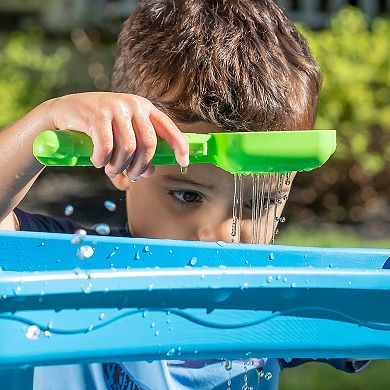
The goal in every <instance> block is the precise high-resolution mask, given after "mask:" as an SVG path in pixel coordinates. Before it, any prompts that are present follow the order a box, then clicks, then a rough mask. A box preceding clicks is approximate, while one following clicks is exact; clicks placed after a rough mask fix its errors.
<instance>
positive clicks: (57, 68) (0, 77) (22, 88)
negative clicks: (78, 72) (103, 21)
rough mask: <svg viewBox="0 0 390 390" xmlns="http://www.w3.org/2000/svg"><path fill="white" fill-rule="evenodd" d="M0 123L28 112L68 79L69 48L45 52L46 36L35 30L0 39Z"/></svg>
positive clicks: (18, 32) (6, 122) (12, 119)
mask: <svg viewBox="0 0 390 390" xmlns="http://www.w3.org/2000/svg"><path fill="white" fill-rule="evenodd" d="M0 43H1V46H0V101H1V106H2V107H1V110H0V127H1V126H4V125H6V124H8V123H10V122H12V121H14V120H15V119H17V118H18V117H20V116H22V115H23V114H25V113H26V112H27V111H28V110H30V109H31V108H33V107H34V106H35V105H36V104H38V103H40V102H41V101H42V100H44V99H47V98H48V97H49V95H50V91H51V90H52V89H53V88H54V87H56V86H59V85H62V84H63V83H64V81H65V71H64V65H65V63H66V62H67V61H68V59H69V57H70V53H69V50H68V49H66V48H64V47H58V48H57V49H56V50H55V52H54V53H45V51H44V37H43V36H42V34H41V33H40V32H39V31H37V30H35V31H30V32H20V31H17V32H13V33H11V34H9V35H8V36H7V37H5V38H3V39H2V41H0Z"/></svg>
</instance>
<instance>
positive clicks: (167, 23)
mask: <svg viewBox="0 0 390 390" xmlns="http://www.w3.org/2000/svg"><path fill="white" fill-rule="evenodd" d="M319 86H320V72H319V69H318V66H317V64H316V62H315V60H314V58H313V57H312V55H311V53H310V51H309V49H308V47H307V44H306V42H305V41H304V39H303V38H302V37H301V35H300V34H299V33H298V32H297V31H296V30H295V29H294V27H293V26H292V25H291V23H290V22H289V21H288V19H287V18H286V17H285V16H284V14H283V12H282V11H281V10H280V9H279V8H278V7H277V6H276V5H275V4H274V3H273V2H271V1H268V0H230V1H229V0H196V1H195V0H185V1H184V0H183V1H179V0H147V1H142V2H141V3H140V4H139V6H138V7H137V8H136V10H135V11H134V13H133V14H132V16H131V17H130V18H129V19H128V20H127V21H126V22H125V23H124V26H123V29H122V32H121V34H120V36H119V41H118V54H117V59H116V63H115V67H114V71H113V78H112V90H113V93H85V94H76V95H68V96H64V97H60V98H56V99H52V100H49V101H47V102H44V103H42V104H40V105H39V106H38V107H36V108H35V109H33V110H32V111H31V112H30V113H28V114H27V115H26V116H24V117H23V118H21V119H20V120H19V121H17V122H15V123H13V124H11V125H10V126H9V127H8V128H6V129H4V130H2V132H1V133H0V167H1V169H0V181H1V183H2V184H3V186H2V187H1V189H0V221H1V224H0V228H1V229H3V230H36V231H53V232H64V233H73V232H74V231H75V230H76V229H77V228H78V226H76V224H75V223H74V222H72V221H70V220H55V219H53V218H50V217H45V216H41V215H34V214H29V213H26V212H24V211H22V210H20V209H19V208H17V206H18V204H19V202H20V201H21V200H22V199H23V197H24V195H25V194H26V193H27V191H28V190H29V188H30V187H31V186H32V184H33V183H34V181H35V180H36V178H37V177H38V176H39V174H40V173H41V172H42V170H43V169H44V168H43V166H42V165H40V164H39V163H38V162H37V161H36V160H35V159H34V157H33V156H32V152H31V151H32V142H33V139H34V138H35V136H36V135H37V134H38V133H39V132H41V131H43V130H46V129H59V130H64V129H77V130H78V131H81V132H85V133H86V134H88V135H90V136H91V137H92V140H93V143H94V152H93V156H92V162H93V163H94V166H95V167H96V168H102V167H104V170H105V173H106V174H107V175H108V176H109V177H110V178H111V180H112V182H113V183H114V185H115V186H116V187H117V188H118V189H119V190H122V191H126V204H127V220H128V222H127V225H126V228H123V229H121V230H120V231H119V232H115V233H112V234H115V235H124V236H132V237H148V238H170V239H184V240H202V241H218V240H222V241H230V239H231V224H232V215H231V214H232V212H231V210H232V200H233V177H232V175H230V174H229V173H226V172H224V171H222V170H220V169H218V168H216V167H214V166H211V165H194V166H191V167H190V168H189V171H188V174H187V175H181V174H180V170H179V169H178V167H177V166H176V167H172V166H171V167H158V168H156V169H154V168H153V167H151V166H150V162H151V159H152V157H153V154H154V151H155V147H156V136H157V135H158V136H160V137H162V138H164V139H165V140H166V141H167V142H168V143H169V144H170V145H171V147H172V148H173V150H174V152H175V156H176V159H177V162H178V164H179V165H180V166H182V167H187V166H188V145H187V143H186V141H185V139H184V137H183V136H182V132H213V131H231V130H233V131H253V130H287V129H288V130H306V129H311V128H312V127H313V124H314V120H315V115H316V108H317V99H318V92H319ZM15 155H17V156H18V157H19V158H18V159H17V160H16V161H15V158H14V156H15ZM11 161H12V163H10V162H11ZM246 189H247V190H246V193H245V194H244V211H243V221H242V226H241V241H242V242H249V241H250V234H251V222H250V220H251V195H252V194H251V185H247V186H246ZM289 189H290V185H287V184H286V185H284V187H283V191H284V192H285V193H286V194H287V193H288V192H289ZM282 206H284V205H282ZM282 209H283V207H280V208H279V213H280V212H281V211H282ZM271 230H272V227H271V226H270V227H269V228H268V232H269V236H268V237H267V242H269V240H270V237H271V234H272V232H271ZM334 363H335V364H334V365H338V366H339V367H341V368H343V369H345V370H349V371H354V370H356V367H354V366H353V364H350V365H349V366H348V365H347V363H345V361H343V360H337V361H336V360H335V361H334ZM281 364H282V361H278V360H276V359H269V360H268V361H267V359H252V360H251V363H249V364H245V365H244V364H243V363H242V362H233V363H232V366H231V367H229V368H231V370H226V369H225V367H224V366H223V365H221V362H220V361H214V360H213V361H203V362H201V361H193V362H190V361H184V362H182V361H169V362H167V361H161V362H152V363H147V362H127V363H126V362H125V363H122V364H115V363H108V364H103V365H100V364H92V365H76V366H71V365H70V366H62V367H40V368H36V369H35V378H34V386H35V387H34V388H37V389H41V388H42V389H56V390H57V389H70V388H72V389H76V388H77V389H88V390H89V389H95V388H98V389H105V388H110V389H119V388H124V389H127V388H128V389H188V388H196V389H213V388H223V389H226V388H228V387H229V388H231V389H233V388H241V386H242V385H243V383H244V384H246V386H247V387H248V388H250V387H254V388H256V387H257V384H258V374H257V373H258V372H259V370H262V369H264V370H269V371H270V372H271V371H272V372H271V373H272V375H273V377H272V378H271V377H270V376H269V375H268V379H269V380H268V382H267V384H268V385H269V386H277V373H278V370H280V366H281ZM293 364H294V361H293V362H292V363H290V365H293ZM264 365H265V367H264ZM283 366H288V364H287V363H286V362H284V363H283ZM245 378H246V380H245ZM229 380H231V382H229Z"/></svg>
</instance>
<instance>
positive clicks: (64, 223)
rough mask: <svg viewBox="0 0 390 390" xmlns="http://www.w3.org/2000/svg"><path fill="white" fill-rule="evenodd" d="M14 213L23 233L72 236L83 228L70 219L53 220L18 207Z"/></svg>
mask: <svg viewBox="0 0 390 390" xmlns="http://www.w3.org/2000/svg"><path fill="white" fill-rule="evenodd" d="M14 213H15V214H16V217H17V218H18V221H19V226H20V230H23V231H31V232H52V233H69V234H72V233H74V232H75V230H77V229H80V228H81V226H79V225H77V224H76V223H75V222H74V221H72V220H71V219H68V218H52V217H48V216H46V215H42V214H31V213H27V212H25V211H23V210H21V209H19V208H18V207H17V208H15V209H14Z"/></svg>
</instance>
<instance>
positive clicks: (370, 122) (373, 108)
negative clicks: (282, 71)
mask: <svg viewBox="0 0 390 390" xmlns="http://www.w3.org/2000/svg"><path fill="white" fill-rule="evenodd" d="M299 29H300V30H301V31H302V33H303V34H304V36H305V37H306V38H307V40H308V41H309V44H310V47H311V49H312V51H313V53H314V55H315V57H316V58H317V60H318V62H319V64H320V66H321V70H322V74H323V85H322V91H321V94H320V103H319V110H318V118H317V122H316V128H318V129H336V130H337V151H336V153H335V155H334V157H332V159H331V160H330V162H329V163H327V165H326V166H325V167H324V168H322V169H320V170H318V171H315V172H313V174H311V175H310V178H308V176H307V175H306V176H305V175H302V177H301V178H299V179H298V184H299V185H300V186H301V187H303V188H306V200H305V196H303V197H302V199H303V202H304V203H305V202H306V204H307V205H310V206H311V207H312V208H313V209H316V210H323V211H326V212H330V213H331V214H332V216H333V218H334V219H335V220H336V221H347V222H351V221H352V222H353V221H363V220H367V219H373V218H382V219H383V218H390V217H389V213H388V210H386V207H388V206H386V205H387V203H388V202H387V199H388V198H389V194H390V188H389V185H388V183H389V182H390V174H389V170H388V169H387V167H388V164H389V161H390V55H389V53H390V40H389V37H390V21H389V19H384V18H376V19H374V20H372V22H371V23H370V24H369V23H368V21H367V20H366V18H365V16H364V14H363V13H362V12H361V11H360V10H359V9H357V8H354V7H347V8H345V9H343V10H341V11H340V12H339V13H337V14H336V15H335V16H334V17H333V18H332V20H331V22H330V26H329V28H327V29H324V30H321V31H310V30H307V29H305V28H304V27H302V26H299ZM309 186H310V187H311V189H314V192H313V191H309V190H307V188H308V187H309ZM303 193H304V194H305V192H303ZM310 195H311V196H310ZM313 195H315V196H313ZM324 209H325V210H324ZM386 213H387V215H384V214H386Z"/></svg>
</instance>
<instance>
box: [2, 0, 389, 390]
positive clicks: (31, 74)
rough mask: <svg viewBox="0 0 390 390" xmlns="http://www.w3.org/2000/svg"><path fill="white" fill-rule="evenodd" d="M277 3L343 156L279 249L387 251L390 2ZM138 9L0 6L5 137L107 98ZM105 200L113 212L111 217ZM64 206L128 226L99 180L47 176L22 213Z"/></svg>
mask: <svg viewBox="0 0 390 390" xmlns="http://www.w3.org/2000/svg"><path fill="white" fill-rule="evenodd" d="M278 3H279V4H281V5H282V6H283V7H285V9H286V12H287V13H288V14H289V15H290V17H291V18H292V19H293V20H294V21H296V22H297V23H298V26H299V29H300V30H301V31H302V32H303V34H304V35H305V36H306V38H307V39H308V40H309V43H310V46H311V48H312V50H313V52H314V54H315V56H316V57H317V59H318V61H319V63H320V65H321V69H322V73H323V76H324V81H323V88H322V92H321V96H320V107H319V113H318V120H317V123H316V128H318V129H336V130H337V132H338V137H337V139H338V146H337V152H336V154H335V155H334V156H333V157H332V158H331V160H330V161H329V162H328V163H327V164H326V165H325V166H324V167H323V168H321V169H319V170H316V171H313V172H309V173H300V174H299V175H298V176H297V179H296V182H295V184H294V186H293V190H292V193H291V196H290V200H289V204H288V207H287V209H286V212H285V216H286V223H285V224H284V225H285V226H281V227H280V229H279V230H280V234H279V236H278V237H277V243H280V244H292V245H310V246H329V247H332V246H333V247H337V246H338V247H342V246H345V247H384V248H388V247H389V244H390V234H389V233H390V205H389V201H388V199H389V195H390V170H389V160H390V20H389V13H390V0H366V1H362V0H360V1H359V0H352V1H343V0H290V1H288V0H285V1H279V2H278ZM135 4H136V1H134V0H133V1H131V0H127V1H123V0H51V1H44V0H0V102H1V103H0V104H1V109H0V128H1V127H4V126H6V125H7V124H9V123H11V122H13V121H15V120H17V119H18V118H19V117H20V116H22V115H23V114H24V113H26V112H27V111H28V110H30V109H31V108H33V107H34V106H35V105H37V104H38V103H40V102H41V101H43V100H45V99H48V98H50V97H53V96H59V95H63V94H66V93H74V92H83V91H105V90H109V88H110V75H111V69H112V65H113V61H114V56H115V40H116V37H117V34H118V32H119V30H120V25H121V23H122V21H123V20H124V19H125V18H126V17H127V16H128V15H129V14H130V12H131V10H132V9H133V7H134V6H135ZM0 131H1V130H0ZM15 158H18V157H17V156H15ZM105 200H112V201H114V202H115V203H116V204H117V211H116V212H115V213H111V212H109V211H107V210H106V208H105V207H104V205H103V202H104V201H105ZM67 204H72V205H73V206H74V213H73V215H72V218H73V219H75V220H77V221H78V222H80V223H82V224H84V225H85V226H91V225H93V224H96V223H100V222H106V223H108V224H109V225H110V226H112V227H117V226H121V225H123V224H124V223H125V204H124V194H123V193H121V192H119V191H117V190H114V187H113V186H112V185H111V183H110V181H109V180H108V178H106V176H105V175H104V171H103V170H102V169H101V170H97V169H95V168H50V169H45V171H44V172H43V173H42V174H41V176H40V178H39V179H38V180H37V182H36V183H35V184H34V186H33V187H32V189H31V190H30V192H29V193H28V195H27V196H26V197H25V199H24V200H23V201H22V203H21V204H20V207H21V208H22V209H24V210H25V211H29V212H35V213H43V214H48V215H51V216H54V217H64V209H65V206H66V205H67ZM389 369H390V363H389V362H388V361H375V362H373V363H372V364H371V365H370V366H369V367H368V368H367V369H366V370H365V371H364V372H362V373H359V374H355V375H349V374H345V373H342V372H338V371H336V370H334V369H332V368H330V367H327V366H326V365H324V364H319V363H310V364H306V365H304V366H302V367H300V368H296V369H292V370H286V371H285V372H284V373H283V374H282V378H281V389H289V390H292V389H319V390H321V389H354V390H355V389H367V388H369V389H386V388H390V374H389Z"/></svg>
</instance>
